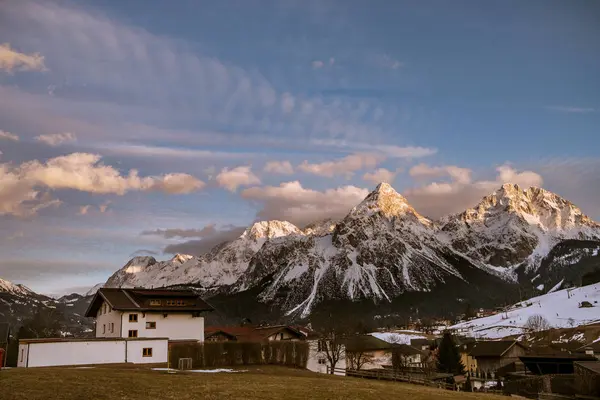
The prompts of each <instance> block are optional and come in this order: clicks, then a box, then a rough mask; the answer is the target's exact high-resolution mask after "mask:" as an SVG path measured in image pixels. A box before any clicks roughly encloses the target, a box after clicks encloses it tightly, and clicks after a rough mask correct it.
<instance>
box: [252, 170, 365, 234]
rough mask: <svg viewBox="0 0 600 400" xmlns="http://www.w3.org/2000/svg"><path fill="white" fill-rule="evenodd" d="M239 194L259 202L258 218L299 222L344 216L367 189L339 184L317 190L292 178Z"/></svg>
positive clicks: (304, 222) (302, 223) (299, 223)
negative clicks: (336, 186) (333, 187)
mask: <svg viewBox="0 0 600 400" xmlns="http://www.w3.org/2000/svg"><path fill="white" fill-rule="evenodd" d="M241 194H242V197H243V198H245V199H247V200H251V201H255V202H257V203H259V204H261V205H262V208H261V210H260V211H259V212H258V215H257V217H258V218H260V219H279V220H286V221H289V222H292V223H294V224H297V225H299V226H303V225H306V224H308V223H311V222H314V221H317V220H320V219H325V218H342V217H344V216H345V215H346V214H347V213H348V212H349V211H350V210H351V209H352V208H353V207H354V206H356V205H357V204H358V203H360V202H361V201H362V200H363V199H364V198H365V197H366V196H367V195H368V194H369V191H368V190H367V189H362V188H358V187H356V186H342V187H339V188H336V189H327V190H325V191H323V192H320V191H316V190H312V189H306V188H303V187H302V185H301V184H300V182H298V181H293V182H284V183H281V184H280V185H279V186H264V187H252V188H248V189H244V190H243V191H242V193H241Z"/></svg>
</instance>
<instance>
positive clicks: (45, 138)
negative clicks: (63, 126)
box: [34, 132, 77, 147]
mask: <svg viewBox="0 0 600 400" xmlns="http://www.w3.org/2000/svg"><path fill="white" fill-rule="evenodd" d="M34 139H35V140H37V141H38V142H42V143H45V144H47V145H48V146H53V147H54V146H58V145H60V144H62V143H65V142H74V141H76V140H77V137H76V136H75V134H73V133H71V132H64V133H51V134H48V135H39V136H36V137H35V138H34Z"/></svg>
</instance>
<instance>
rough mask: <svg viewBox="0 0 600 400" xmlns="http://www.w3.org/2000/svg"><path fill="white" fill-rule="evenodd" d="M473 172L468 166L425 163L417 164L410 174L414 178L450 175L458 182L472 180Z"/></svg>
mask: <svg viewBox="0 0 600 400" xmlns="http://www.w3.org/2000/svg"><path fill="white" fill-rule="evenodd" d="M471 173H472V171H471V170H470V169H468V168H461V167H457V166H454V165H446V166H442V167H431V166H429V165H427V164H423V163H421V164H418V165H415V166H414V167H412V168H411V169H410V170H409V171H408V174H409V175H410V176H412V177H413V178H440V177H443V176H449V177H450V178H452V180H453V181H455V182H458V183H469V182H471Z"/></svg>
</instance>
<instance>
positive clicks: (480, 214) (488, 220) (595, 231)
mask: <svg viewBox="0 0 600 400" xmlns="http://www.w3.org/2000/svg"><path fill="white" fill-rule="evenodd" d="M437 226H438V227H439V229H440V238H441V239H442V240H444V241H446V242H447V243H448V244H449V245H450V246H452V247H453V248H454V249H455V250H456V251H459V252H461V253H463V254H465V255H466V256H468V257H470V258H471V259H475V260H479V261H481V262H483V263H486V264H488V265H490V266H492V267H496V268H497V269H498V270H500V271H502V270H506V271H508V272H509V273H510V272H511V271H512V270H513V269H514V268H516V267H517V266H519V265H521V264H522V263H526V264H527V266H528V269H529V270H533V271H535V270H536V269H537V268H538V267H539V265H540V262H541V261H542V259H543V258H544V257H545V256H546V255H548V253H549V252H550V251H551V250H552V248H553V247H554V246H555V245H556V244H558V243H559V242H560V241H562V240H566V239H579V240H593V239H600V225H599V224H598V223H596V222H594V221H592V220H591V219H590V218H588V217H587V216H586V215H584V214H583V213H582V212H581V210H580V209H579V208H577V207H576V206H575V205H573V204H572V203H570V202H569V201H567V200H565V199H563V198H561V197H560V196H558V195H556V194H554V193H551V192H548V191H546V190H544V189H540V188H535V187H531V188H528V189H526V190H522V189H521V188H520V187H519V186H517V185H512V184H505V185H503V186H502V187H501V188H500V189H499V190H497V191H496V192H494V193H492V194H491V195H489V196H486V197H484V198H483V200H482V201H481V202H480V203H479V204H478V205H477V206H476V207H474V208H472V209H468V210H466V211H464V212H462V213H460V214H456V215H451V216H448V217H444V218H442V219H441V220H440V221H439V222H438V223H437Z"/></svg>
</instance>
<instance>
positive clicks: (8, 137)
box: [0, 129, 19, 142]
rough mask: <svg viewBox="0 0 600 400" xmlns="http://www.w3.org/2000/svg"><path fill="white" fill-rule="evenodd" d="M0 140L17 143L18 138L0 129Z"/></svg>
mask: <svg viewBox="0 0 600 400" xmlns="http://www.w3.org/2000/svg"><path fill="white" fill-rule="evenodd" d="M0 139H6V140H12V141H13V142H18V141H19V137H18V136H17V135H15V134H14V133H10V132H6V131H3V130H1V129H0Z"/></svg>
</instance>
